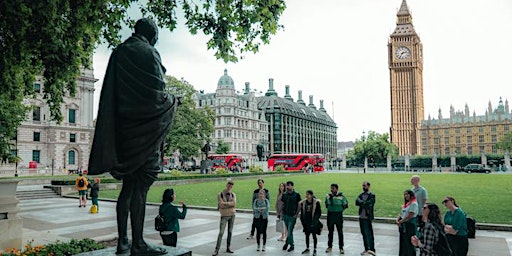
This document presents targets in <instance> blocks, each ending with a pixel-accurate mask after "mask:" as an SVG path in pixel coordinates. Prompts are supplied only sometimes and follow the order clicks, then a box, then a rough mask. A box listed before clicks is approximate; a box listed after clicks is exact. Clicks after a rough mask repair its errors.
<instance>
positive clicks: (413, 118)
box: [388, 0, 424, 155]
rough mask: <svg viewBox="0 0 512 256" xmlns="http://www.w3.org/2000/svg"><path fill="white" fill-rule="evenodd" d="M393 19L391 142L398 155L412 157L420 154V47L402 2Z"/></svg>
mask: <svg viewBox="0 0 512 256" xmlns="http://www.w3.org/2000/svg"><path fill="white" fill-rule="evenodd" d="M396 16H397V19H396V28H395V30H394V31H393V33H392V34H391V35H390V38H389V42H388V65H389V77H390V91H391V128H390V134H391V142H392V143H393V144H395V145H397V146H398V151H399V154H400V155H406V154H409V155H416V154H418V153H419V152H420V134H419V128H420V126H421V121H423V119H424V106H423V55H422V54H423V45H422V44H421V40H420V37H419V36H418V34H417V33H416V31H415V30H414V26H413V24H412V16H411V13H410V11H409V7H408V6H407V1H406V0H402V5H401V6H400V10H399V11H398V13H397V14H396Z"/></svg>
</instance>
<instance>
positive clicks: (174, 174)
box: [171, 169, 182, 177]
mask: <svg viewBox="0 0 512 256" xmlns="http://www.w3.org/2000/svg"><path fill="white" fill-rule="evenodd" d="M181 174H182V173H181V172H180V171H178V170H176V169H173V170H171V176H174V177H180V176H181Z"/></svg>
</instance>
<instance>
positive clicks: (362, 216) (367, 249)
mask: <svg viewBox="0 0 512 256" xmlns="http://www.w3.org/2000/svg"><path fill="white" fill-rule="evenodd" d="M374 205H375V194H373V193H372V192H371V191H370V182H368V181H365V182H363V193H361V194H359V196H358V197H357V199H356V206H359V228H360V229H361V235H363V244H364V251H363V252H362V253H361V255H376V254H375V239H374V237H373V226H372V221H373V206H374Z"/></svg>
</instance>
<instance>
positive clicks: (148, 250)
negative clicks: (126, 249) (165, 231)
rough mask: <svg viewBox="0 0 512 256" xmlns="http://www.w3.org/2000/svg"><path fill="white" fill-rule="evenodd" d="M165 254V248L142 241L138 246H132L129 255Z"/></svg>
mask: <svg viewBox="0 0 512 256" xmlns="http://www.w3.org/2000/svg"><path fill="white" fill-rule="evenodd" d="M163 254H167V250H166V249H165V248H163V247H159V246H156V245H152V244H148V243H146V242H144V243H143V244H141V245H139V246H135V245H134V246H132V249H131V255H134V256H135V255H137V256H153V255H163Z"/></svg>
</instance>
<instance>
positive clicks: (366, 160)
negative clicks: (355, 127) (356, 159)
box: [363, 130, 368, 173]
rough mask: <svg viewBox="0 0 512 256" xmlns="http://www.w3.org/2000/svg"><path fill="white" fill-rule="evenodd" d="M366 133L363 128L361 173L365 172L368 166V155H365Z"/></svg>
mask: <svg viewBox="0 0 512 256" xmlns="http://www.w3.org/2000/svg"><path fill="white" fill-rule="evenodd" d="M366 154H367V153H366V135H365V132H364V130H363V155H364V168H363V173H366V169H367V168H368V156H367V155H366Z"/></svg>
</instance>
